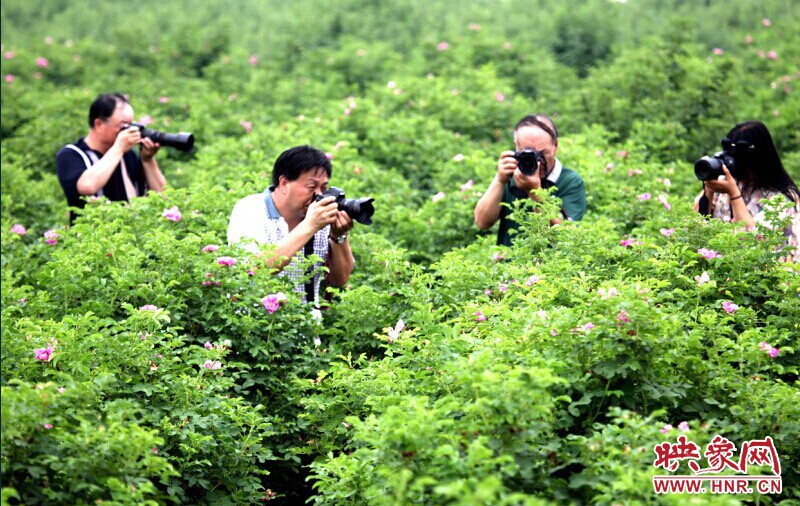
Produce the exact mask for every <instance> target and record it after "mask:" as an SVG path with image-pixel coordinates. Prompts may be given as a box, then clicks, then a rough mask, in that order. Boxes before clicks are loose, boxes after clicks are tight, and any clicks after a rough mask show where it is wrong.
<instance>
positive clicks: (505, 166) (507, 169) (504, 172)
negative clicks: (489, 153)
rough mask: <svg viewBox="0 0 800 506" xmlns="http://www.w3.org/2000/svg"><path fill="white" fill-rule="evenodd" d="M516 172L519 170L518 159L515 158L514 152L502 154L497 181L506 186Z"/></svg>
mask: <svg viewBox="0 0 800 506" xmlns="http://www.w3.org/2000/svg"><path fill="white" fill-rule="evenodd" d="M515 170H517V159H516V158H514V152H513V151H503V152H502V153H500V159H499V160H498V161H497V179H499V180H500V182H501V183H503V184H506V183H508V180H509V179H511V176H513V175H514V171H515Z"/></svg>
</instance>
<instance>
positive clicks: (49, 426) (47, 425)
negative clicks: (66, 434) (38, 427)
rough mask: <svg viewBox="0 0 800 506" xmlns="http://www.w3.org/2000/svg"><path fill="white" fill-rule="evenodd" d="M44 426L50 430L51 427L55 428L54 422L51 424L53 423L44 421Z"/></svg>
mask: <svg viewBox="0 0 800 506" xmlns="http://www.w3.org/2000/svg"><path fill="white" fill-rule="evenodd" d="M42 427H44V428H45V429H47V430H50V429H52V428H53V424H51V423H43V424H42Z"/></svg>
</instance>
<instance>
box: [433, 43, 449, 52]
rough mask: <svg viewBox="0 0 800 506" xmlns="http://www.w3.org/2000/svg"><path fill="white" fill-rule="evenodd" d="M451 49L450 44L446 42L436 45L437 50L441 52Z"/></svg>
mask: <svg viewBox="0 0 800 506" xmlns="http://www.w3.org/2000/svg"><path fill="white" fill-rule="evenodd" d="M449 48H450V44H448V43H447V42H444V41H442V42H440V43H439V44H437V45H436V49H438V50H439V51H447V50H448V49H449Z"/></svg>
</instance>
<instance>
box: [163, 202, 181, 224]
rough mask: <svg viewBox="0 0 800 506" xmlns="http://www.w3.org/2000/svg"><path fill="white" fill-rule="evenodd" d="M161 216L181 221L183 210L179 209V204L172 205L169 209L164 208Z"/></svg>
mask: <svg viewBox="0 0 800 506" xmlns="http://www.w3.org/2000/svg"><path fill="white" fill-rule="evenodd" d="M161 216H163V217H164V218H166V219H168V220H169V221H174V222H176V223H177V222H179V221H181V210H180V209H178V206H172V207H170V208H169V209H164V212H163V213H161Z"/></svg>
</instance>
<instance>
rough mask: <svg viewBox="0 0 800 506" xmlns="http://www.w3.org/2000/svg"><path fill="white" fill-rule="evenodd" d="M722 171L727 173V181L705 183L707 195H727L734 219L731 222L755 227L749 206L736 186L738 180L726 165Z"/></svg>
mask: <svg viewBox="0 0 800 506" xmlns="http://www.w3.org/2000/svg"><path fill="white" fill-rule="evenodd" d="M722 171H723V172H724V173H725V179H719V180H717V181H706V182H705V183H704V185H705V191H706V195H708V192H712V195H713V192H717V193H727V194H728V201H729V202H730V205H731V211H732V212H733V219H732V220H731V221H734V222H735V221H742V222H744V224H745V225H746V226H747V228H748V229H750V228H753V227H755V226H756V221H755V220H754V219H753V216H752V215H751V214H750V211H749V210H748V209H747V204H745V202H744V199H743V198H742V193H741V191H740V190H739V186H738V185H737V184H736V180H735V179H734V178H733V176H732V175H731V173H730V171H729V170H728V167H726V166H725V165H723V166H722ZM710 201H711V199H709V202H710ZM709 207H710V206H709Z"/></svg>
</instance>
